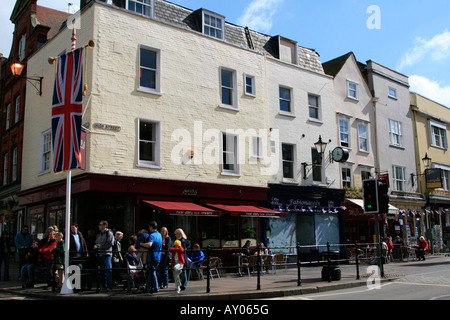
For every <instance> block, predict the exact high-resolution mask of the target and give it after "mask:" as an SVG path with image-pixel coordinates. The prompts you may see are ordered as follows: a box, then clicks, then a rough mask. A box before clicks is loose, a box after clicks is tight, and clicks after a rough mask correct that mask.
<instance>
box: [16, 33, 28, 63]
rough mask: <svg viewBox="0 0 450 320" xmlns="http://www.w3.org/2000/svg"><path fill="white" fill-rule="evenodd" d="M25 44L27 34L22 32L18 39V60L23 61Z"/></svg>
mask: <svg viewBox="0 0 450 320" xmlns="http://www.w3.org/2000/svg"><path fill="white" fill-rule="evenodd" d="M26 45H27V36H26V35H25V34H24V35H22V37H21V38H20V40H19V50H18V53H17V55H18V56H19V61H23V60H24V59H25V56H26Z"/></svg>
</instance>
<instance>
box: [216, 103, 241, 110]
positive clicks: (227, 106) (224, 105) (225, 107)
mask: <svg viewBox="0 0 450 320" xmlns="http://www.w3.org/2000/svg"><path fill="white" fill-rule="evenodd" d="M218 107H219V108H221V109H226V110H232V111H241V110H239V108H237V107H233V106H229V105H226V104H219V106H218Z"/></svg>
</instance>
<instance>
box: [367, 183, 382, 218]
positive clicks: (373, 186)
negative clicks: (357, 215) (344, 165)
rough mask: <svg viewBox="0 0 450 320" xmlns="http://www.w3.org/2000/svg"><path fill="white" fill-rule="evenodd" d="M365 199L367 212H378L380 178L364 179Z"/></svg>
mask: <svg viewBox="0 0 450 320" xmlns="http://www.w3.org/2000/svg"><path fill="white" fill-rule="evenodd" d="M363 200H364V212H365V213H378V210H379V206H378V180H377V179H369V180H363Z"/></svg>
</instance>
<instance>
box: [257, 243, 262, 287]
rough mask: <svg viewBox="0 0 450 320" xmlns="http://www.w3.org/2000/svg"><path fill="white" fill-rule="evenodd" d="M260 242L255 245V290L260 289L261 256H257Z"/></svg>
mask: <svg viewBox="0 0 450 320" xmlns="http://www.w3.org/2000/svg"><path fill="white" fill-rule="evenodd" d="M259 249H260V244H259V243H258V246H257V258H256V277H257V279H256V290H261V257H260V256H259Z"/></svg>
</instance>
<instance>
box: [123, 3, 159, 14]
mask: <svg viewBox="0 0 450 320" xmlns="http://www.w3.org/2000/svg"><path fill="white" fill-rule="evenodd" d="M130 2H131V3H134V5H135V10H132V9H131V8H130V7H131V6H130ZM145 2H150V3H145ZM136 5H141V6H142V8H149V14H144V13H143V11H144V10H141V12H139V11H137V9H136ZM125 9H126V10H128V11H130V12H133V13H135V14H139V15H141V16H144V17H149V18H153V15H154V12H155V5H154V0H126V8H125Z"/></svg>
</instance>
